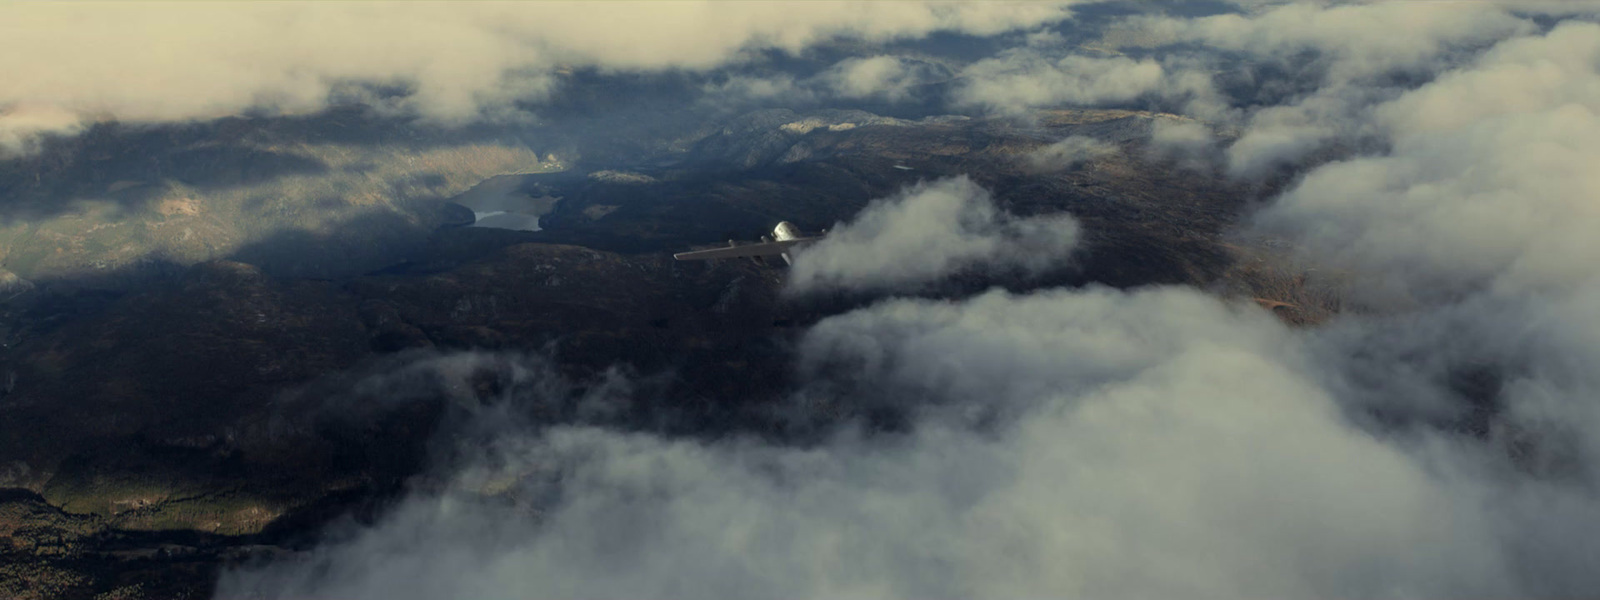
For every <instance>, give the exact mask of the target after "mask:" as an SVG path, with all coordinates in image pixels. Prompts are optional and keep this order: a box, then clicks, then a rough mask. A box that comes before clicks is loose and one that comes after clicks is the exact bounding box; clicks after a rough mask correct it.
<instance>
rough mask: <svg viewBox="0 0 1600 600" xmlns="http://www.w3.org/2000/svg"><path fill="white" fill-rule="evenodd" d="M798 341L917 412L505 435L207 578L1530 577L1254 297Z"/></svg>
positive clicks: (1491, 523) (380, 588)
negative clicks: (988, 411)
mask: <svg viewBox="0 0 1600 600" xmlns="http://www.w3.org/2000/svg"><path fill="white" fill-rule="evenodd" d="M802 356H803V358H804V359H805V361H807V363H808V364H815V363H818V362H837V363H844V364H850V365H855V366H856V370H855V371H854V372H853V373H852V375H853V378H846V379H844V380H843V382H851V383H855V384H858V385H860V386H861V387H862V388H863V390H862V391H863V393H865V394H870V395H893V396H897V397H901V398H903V399H905V401H906V402H907V403H908V405H909V406H910V407H911V408H912V409H914V410H917V411H920V412H919V413H918V414H919V415H920V416H919V417H918V418H917V420H916V423H917V426H916V427H915V428H914V429H913V430H912V431H910V432H908V433H906V434H904V435H898V436H862V435H860V434H854V433H848V432H847V433H842V434H840V435H839V436H837V437H835V438H833V439H831V440H828V441H826V442H824V443H822V444H819V445H817V446H814V447H809V448H805V447H785V446H773V445H768V444H764V443H760V442H756V441H753V440H746V441H737V440H729V441H723V442H716V443H710V442H695V441H688V440H668V439H662V438H659V437H656V436H653V435H649V434H627V433H619V432H616V431H611V430H604V429H598V428H593V427H582V426H565V427H556V428H553V429H550V430H548V431H547V432H546V433H545V434H543V435H520V436H512V437H509V438H506V439H503V440H502V441H501V442H500V443H498V444H497V445H496V446H495V447H494V448H495V455H494V456H495V458H494V459H493V460H489V461H485V462H484V465H499V466H498V467H493V466H485V467H481V468H487V469H488V470H489V472H487V473H486V472H484V471H482V470H481V468H480V467H475V468H474V469H471V470H468V471H466V472H464V473H466V475H463V477H462V478H460V479H458V480H457V488H458V489H461V488H471V489H483V487H484V486H485V482H490V481H503V482H508V483H500V484H496V485H495V486H493V487H494V489H495V490H505V491H506V492H505V495H504V496H503V497H504V498H506V499H508V500H511V502H509V503H506V502H487V503H485V502H482V501H476V500H472V499H471V498H472V497H473V495H472V494H461V493H455V494H445V495H443V496H442V497H441V496H419V497H416V498H413V499H412V500H410V501H409V502H408V503H406V504H405V505H404V506H402V508H400V509H399V510H397V511H396V512H395V513H393V514H391V515H389V516H388V517H387V518H385V519H384V520H383V521H382V522H380V523H379V524H378V525H377V526H376V527H374V528H372V529H370V530H367V531H364V532H362V533H361V534H360V535H358V536H356V537H354V538H353V539H351V540H350V541H347V542H344V543H340V544H335V545H331V546H327V547H324V548H322V549H319V550H317V551H316V552H315V554H314V555H313V556H312V557H311V558H310V560H309V561H293V562H285V563H282V564H280V565H277V566H275V567H271V568H268V569H264V570H257V571H248V572H242V573H234V574H231V575H229V576H228V577H225V578H224V579H223V582H222V596H223V597H233V596H236V595H241V594H246V593H260V594H261V596H259V597H265V598H278V597H340V598H353V599H354V598H398V599H406V598H423V597H474V598H486V599H492V598H539V597H602V596H603V597H646V596H648V597H659V598H679V597H693V598H718V597H738V598H752V597H754V598H821V597H856V598H905V597H957V596H959V597H1074V596H1093V597H1113V598H1125V597H1126V598H1147V597H1173V596H1184V597H1201V598H1238V597H1295V598H1300V597H1397V596H1398V597H1442V596H1452V597H1454V596H1461V595H1469V594H1487V595H1520V594H1526V593H1535V594H1536V592H1538V591H1540V588H1538V587H1531V588H1524V587H1522V586H1521V583H1522V582H1520V581H1519V580H1518V578H1517V576H1516V575H1515V574H1514V573H1513V572H1512V568H1513V565H1514V562H1511V561H1508V560H1507V559H1506V557H1505V555H1504V554H1503V551H1504V548H1505V547H1504V546H1502V545H1501V544H1500V541H1501V539H1500V538H1499V537H1497V536H1499V535H1501V534H1502V532H1501V531H1499V530H1498V529H1497V527H1496V526H1497V525H1500V524H1503V523H1508V522H1509V521H1505V520H1502V519H1500V518H1499V517H1498V516H1497V515H1495V514H1493V513H1492V512H1490V505H1489V504H1487V503H1485V502H1482V500H1481V497H1480V496H1479V495H1477V494H1475V493H1472V492H1473V491H1474V490H1473V489H1471V488H1463V487H1459V485H1460V482H1457V481H1455V480H1453V479H1452V478H1451V477H1450V476H1448V475H1441V474H1439V473H1436V472H1434V471H1432V470H1430V469H1429V468H1427V467H1426V466H1425V464H1424V461H1423V460H1421V459H1419V458H1417V457H1416V456H1414V455H1412V454H1410V453H1408V452H1407V451H1405V450H1403V449H1401V448H1400V447H1397V446H1396V445H1392V444H1389V443H1386V442H1385V441H1384V440H1382V439H1380V438H1376V437H1373V436H1372V435H1369V434H1367V433H1365V432H1362V431H1358V430H1355V429H1352V428H1351V427H1350V426H1348V425H1346V424H1345V422H1344V421H1343V419H1342V418H1341V416H1340V413H1339V410H1338V404H1337V403H1336V401H1335V400H1334V399H1333V398H1332V397H1331V396H1330V395H1329V394H1328V393H1327V392H1325V391H1324V390H1323V389H1321V388H1320V386H1319V384H1318V383H1317V382H1318V377H1317V376H1316V373H1317V371H1316V370H1315V369H1314V368H1313V367H1312V365H1310V364H1309V363H1308V362H1307V360H1306V359H1307V356H1306V355H1305V353H1304V352H1302V350H1301V349H1300V343H1299V341H1298V339H1297V336H1296V335H1295V334H1294V333H1293V332H1290V331H1288V330H1287V329H1285V328H1284V327H1283V326H1281V325H1279V324H1278V323H1276V322H1275V321H1273V320H1272V319H1271V318H1270V317H1269V316H1268V315H1266V314H1264V313H1260V312H1257V311H1253V310H1239V309H1236V308H1231V307H1227V306H1224V305H1222V304H1221V303H1219V302H1217V301H1216V300H1214V299H1210V298H1207V297H1204V296H1202V295H1200V294H1198V293H1196V292H1192V291H1186V290H1179V289H1159V290H1149V291H1144V292H1138V293H1122V292H1114V291H1108V290H1087V291H1080V292H1064V291H1060V292H1048V293H1041V294H1035V295H1031V296H1026V297H1019V296H1012V295H1008V294H1004V293H998V292H996V293H991V294H987V295H984V296H981V297H978V298H975V299H972V300H970V301H966V302H959V303H948V302H939V301H895V302H890V303H886V304H883V305H880V306H877V307H874V308H872V309H868V310H863V311H858V312H854V313H851V314H848V315H844V316H841V317H836V318H833V319H829V320H826V321H824V322H822V323H820V324H819V325H818V326H817V327H816V328H814V329H813V330H812V331H811V332H810V333H809V334H808V335H807V338H806V340H805V342H804V344H803V346H802ZM812 376H813V377H816V376H817V375H815V374H813V375H812ZM836 383H838V382H836ZM833 389H837V386H834V388H833ZM952 401H954V404H952ZM993 406H1003V407H1007V408H1009V409H1010V410H1011V413H1010V414H1007V415H1006V416H1005V417H1003V418H1001V419H999V420H994V421H989V422H988V423H987V424H986V425H981V426H979V427H977V428H974V426H973V420H972V419H970V418H968V416H967V414H968V413H969V412H971V411H969V410H966V409H970V408H978V409H982V408H985V407H993ZM517 499H521V500H517ZM519 502H531V503H532V504H523V505H519V504H518V503H519ZM1510 533H1511V535H1513V536H1515V535H1518V534H1517V533H1516V532H1515V531H1511V532H1510ZM1566 537H1571V536H1566ZM1534 583H1538V582H1534Z"/></svg>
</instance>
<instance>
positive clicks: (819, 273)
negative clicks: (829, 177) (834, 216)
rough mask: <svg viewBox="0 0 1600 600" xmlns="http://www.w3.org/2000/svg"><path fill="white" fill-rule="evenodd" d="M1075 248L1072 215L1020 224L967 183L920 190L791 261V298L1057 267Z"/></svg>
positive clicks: (877, 206)
mask: <svg viewBox="0 0 1600 600" xmlns="http://www.w3.org/2000/svg"><path fill="white" fill-rule="evenodd" d="M1077 241H1078V223H1077V221H1076V220H1074V219H1073V218H1072V217H1071V215H1066V214H1060V215H1049V216H1041V217H1030V218H1018V217H1015V216H1012V215H1010V214H1009V213H1006V212H1004V211H1002V210H1000V209H999V208H998V207H996V206H995V204H994V200H993V199H992V198H991V197H990V195H989V192H988V191H987V190H984V189H983V188H982V187H979V186H978V184H976V183H973V182H972V180H970V179H967V178H966V177H958V178H954V179H945V180H940V181H935V182H932V183H925V184H920V185H917V186H915V187H912V188H910V189H907V190H906V191H904V192H901V193H900V194H899V195H897V196H893V197H890V198H885V199H882V200H878V201H876V202H874V203H872V204H871V205H869V206H867V208H866V209H864V210H862V211H861V214H859V215H857V216H856V218H855V220H854V221H851V222H850V223H845V224H841V225H838V226H836V227H834V228H833V229H832V230H830V231H829V232H828V236H827V237H826V238H824V239H823V240H822V241H820V242H816V243H815V244H812V245H811V246H809V247H807V248H805V249H804V250H801V251H799V252H797V253H795V258H794V268H793V269H791V270H790V272H789V286H790V288H791V289H792V290H793V291H797V292H806V291H811V290H817V289H827V288H842V289H854V290H879V291H881V290H894V289H905V288H911V287H916V286H919V285H922V284H926V283H929V282H932V281H935V280H938V279H940V278H943V277H946V276H948V275H950V274H951V273H952V272H955V271H960V270H963V269H973V268H979V269H987V270H1017V271H1021V272H1023V273H1025V274H1032V273H1038V272H1042V271H1044V270H1046V269H1049V268H1052V267H1059V266H1061V265H1062V263H1063V262H1064V261H1065V260H1066V259H1067V257H1068V256H1069V255H1070V254H1071V253H1072V249H1073V248H1074V247H1075V246H1076V245H1077Z"/></svg>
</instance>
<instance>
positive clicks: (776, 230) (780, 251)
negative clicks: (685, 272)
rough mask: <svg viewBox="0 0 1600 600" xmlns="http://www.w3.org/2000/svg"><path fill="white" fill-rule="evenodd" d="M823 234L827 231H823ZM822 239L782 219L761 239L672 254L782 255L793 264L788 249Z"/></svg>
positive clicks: (678, 256) (704, 257) (679, 256)
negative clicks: (770, 232)
mask: <svg viewBox="0 0 1600 600" xmlns="http://www.w3.org/2000/svg"><path fill="white" fill-rule="evenodd" d="M822 233H823V235H826V234H827V233H828V232H827V231H823V232H822ZM820 239H822V236H821V235H817V236H812V237H805V236H802V235H800V230H799V229H798V228H796V227H795V226H794V224H793V223H790V222H788V221H784V222H782V223H779V224H778V226H777V227H773V228H772V235H771V236H770V237H769V236H765V235H763V236H761V241H759V242H754V243H750V244H743V245H741V244H739V243H738V242H735V241H733V240H728V247H727V248H713V249H711V250H695V251H693V252H679V253H677V254H674V255H672V257H673V258H676V259H678V260H707V259H712V258H746V257H752V258H755V257H766V256H782V257H783V262H785V263H788V264H794V260H793V259H792V258H790V256H789V250H790V249H791V248H794V247H795V246H799V245H801V244H807V243H810V242H815V241H817V240H820Z"/></svg>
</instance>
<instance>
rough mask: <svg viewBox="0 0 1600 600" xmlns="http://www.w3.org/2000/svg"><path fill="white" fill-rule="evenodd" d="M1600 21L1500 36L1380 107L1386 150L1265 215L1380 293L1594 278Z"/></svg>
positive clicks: (1599, 260) (1338, 168)
mask: <svg viewBox="0 0 1600 600" xmlns="http://www.w3.org/2000/svg"><path fill="white" fill-rule="evenodd" d="M1597 61H1600V26H1597V25H1593V24H1569V25H1563V26H1561V27H1558V28H1557V29H1555V30H1554V31H1552V32H1550V33H1549V34H1548V35H1543V36H1534V37H1528V38H1520V39H1516V40H1512V41H1508V42H1505V43H1504V44H1502V45H1501V46H1500V47H1498V48H1496V49H1495V50H1494V51H1492V52H1490V53H1488V54H1487V55H1486V56H1485V57H1484V58H1483V59H1482V60H1481V61H1480V62H1479V63H1478V64H1476V65H1474V66H1472V67H1470V68H1467V69H1463V70H1460V71H1457V72H1453V73H1450V74H1447V75H1445V76H1443V77H1441V78H1439V79H1438V80H1437V81H1435V82H1434V83H1432V84H1429V85H1427V86H1424V87H1422V88H1420V89H1418V90H1416V91H1415V92H1412V93H1409V94H1407V95H1405V96H1403V97H1401V98H1399V99H1397V100H1395V101H1393V102H1391V103H1388V104H1385V105H1383V106H1381V107H1380V108H1378V110H1377V112H1378V114H1379V115H1381V117H1382V119H1383V121H1381V123H1382V124H1383V127H1385V129H1386V130H1387V131H1388V133H1389V135H1390V136H1391V137H1392V139H1393V144H1394V149H1393V150H1392V151H1391V152H1389V153H1388V154H1386V155H1382V156H1373V157H1364V158H1357V159H1351V160H1346V161H1341V162H1338V163H1334V164H1330V165H1327V166H1325V167H1322V168H1320V169H1317V170H1316V171H1313V172H1312V173H1310V174H1308V175H1307V176H1306V178H1305V180H1304V181H1303V182H1301V183H1300V184H1299V185H1298V186H1296V187H1295V188H1294V189H1293V190H1291V191H1290V192H1289V193H1288V194H1286V195H1285V196H1284V198H1283V200H1282V201H1280V203H1279V204H1278V205H1277V206H1276V207H1274V208H1273V209H1272V210H1271V211H1269V212H1268V213H1266V214H1265V215H1263V220H1264V223H1265V224H1267V225H1269V226H1274V227H1280V228H1285V229H1288V230H1292V231H1294V232H1297V233H1298V234H1299V235H1301V236H1302V237H1303V239H1304V240H1305V242H1306V243H1307V244H1308V245H1309V246H1310V247H1311V248H1312V249H1313V251H1314V252H1317V253H1319V254H1320V255H1322V256H1324V257H1326V258H1327V259H1328V260H1331V261H1333V262H1336V263H1339V264H1340V265H1343V266H1346V267H1354V268H1358V269H1361V270H1363V271H1366V272H1370V273H1382V274H1384V275H1383V276H1384V277H1387V278H1388V280H1387V281H1386V282H1382V283H1379V282H1374V283H1373V285H1377V286H1381V288H1382V290H1381V291H1384V292H1385V293H1402V292H1403V293H1407V294H1409V293H1410V292H1417V293H1422V292H1429V293H1440V292H1446V293H1459V292H1463V291H1470V290H1474V289H1483V288H1484V287H1485V286H1489V285H1497V286H1502V287H1507V288H1508V289H1514V290H1528V289H1546V288H1564V287H1570V286H1571V285H1573V284H1578V283H1581V282H1583V281H1586V280H1588V279H1589V278H1591V277H1594V276H1595V275H1596V274H1600V268H1597V267H1596V266H1595V265H1600V252H1597V248H1600V246H1596V245H1595V244H1593V243H1591V240H1592V239H1593V235H1592V232H1593V231H1594V230H1595V229H1596V228H1600V205H1596V203H1595V201H1594V199H1595V198H1597V197H1600V177H1597V174H1596V172H1595V171H1594V169H1593V168H1592V165H1594V164H1600V67H1597V65H1600V63H1597Z"/></svg>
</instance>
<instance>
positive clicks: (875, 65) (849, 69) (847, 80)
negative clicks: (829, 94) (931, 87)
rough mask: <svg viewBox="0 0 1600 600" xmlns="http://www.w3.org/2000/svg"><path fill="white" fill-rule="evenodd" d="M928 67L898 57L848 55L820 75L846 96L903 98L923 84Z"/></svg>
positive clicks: (820, 77)
mask: <svg viewBox="0 0 1600 600" xmlns="http://www.w3.org/2000/svg"><path fill="white" fill-rule="evenodd" d="M923 71H924V69H923V68H921V66H920V65H918V64H916V63H910V62H908V61H906V60H904V59H902V58H899V57H895V56H873V57H870V58H847V59H845V60H842V61H839V63H838V64H835V65H834V66H833V67H831V68H829V69H828V70H827V71H826V72H824V73H822V74H821V75H820V76H819V79H820V80H821V81H823V82H824V83H825V84H826V85H827V86H828V87H829V88H830V89H832V90H833V92H834V93H835V94H837V95H839V96H841V97H844V98H873V97H877V98H883V99H886V100H902V99H905V98H907V97H908V96H910V94H911V88H912V87H913V86H915V85H917V84H919V83H922V82H923V81H924V79H925V77H926V74H925V73H924V72H923Z"/></svg>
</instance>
